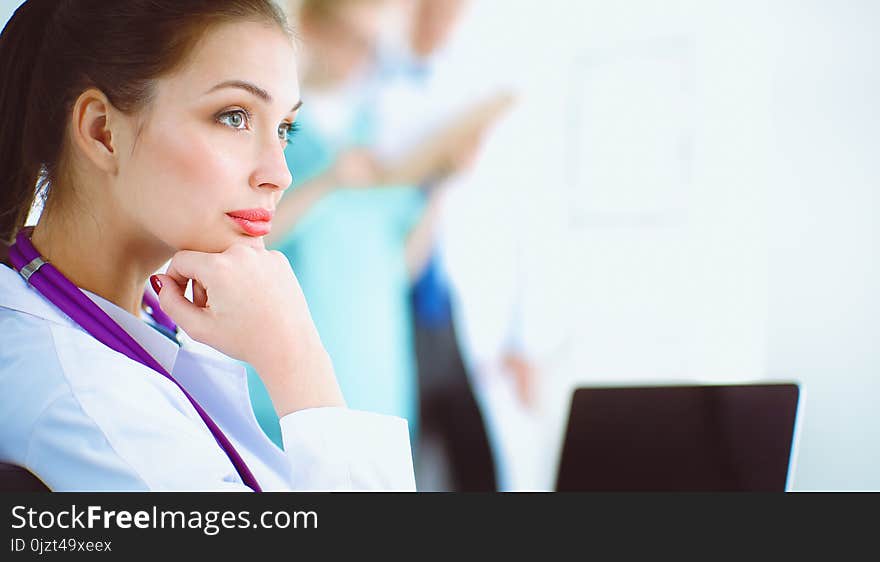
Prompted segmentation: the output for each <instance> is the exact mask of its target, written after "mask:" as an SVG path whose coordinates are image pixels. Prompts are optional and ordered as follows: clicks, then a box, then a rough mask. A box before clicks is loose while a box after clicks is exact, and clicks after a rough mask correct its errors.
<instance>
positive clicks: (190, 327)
mask: <svg viewBox="0 0 880 562" xmlns="http://www.w3.org/2000/svg"><path fill="white" fill-rule="evenodd" d="M158 277H159V281H161V282H162V290H161V291H159V306H160V307H161V308H162V310H163V311H164V312H165V314H167V315H168V316H170V317H171V319H172V320H174V322H175V323H176V324H177V325H178V326H180V327H181V328H183V330H184V331H185V332H187V333H188V334H189V335H191V336H192V337H194V338H197V336H196V334H198V333H201V332H202V330H201V328H202V325H203V324H204V323H205V321H206V319H207V318H206V317H207V312H206V311H205V309H204V308H200V307H198V306H196V305H195V304H193V303H191V302H190V301H189V299H187V298H186V296H185V294H184V290H185V289H184V288H182V287H181V286H180V285H178V284H177V282H176V281H175V280H174V279H173V278H172V277H171V276H170V275H164V274H161V275H158Z"/></svg>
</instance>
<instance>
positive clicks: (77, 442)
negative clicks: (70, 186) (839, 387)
mask: <svg viewBox="0 0 880 562" xmlns="http://www.w3.org/2000/svg"><path fill="white" fill-rule="evenodd" d="M86 294H87V295H88V296H89V297H90V298H91V299H92V300H93V301H94V302H95V303H96V304H98V306H100V307H101V308H102V309H104V311H105V312H107V313H108V314H109V315H110V316H111V318H113V319H114V320H115V321H116V322H117V323H119V324H120V326H122V327H123V329H125V330H126V331H127V332H128V333H129V334H130V335H131V336H132V337H133V338H134V339H135V340H136V341H137V342H138V343H140V344H141V345H142V346H143V347H144V349H146V350H147V351H148V352H149V353H150V354H151V355H153V357H155V358H156V360H157V361H158V362H159V363H160V364H161V365H162V366H163V367H165V369H166V370H167V371H168V372H170V373H171V374H172V375H173V376H174V377H175V378H176V379H177V380H178V382H180V384H181V385H183V386H184V387H185V388H186V389H187V391H189V392H190V394H191V395H192V396H193V397H194V398H195V399H196V400H197V401H198V402H199V404H200V405H201V406H202V407H203V408H204V409H205V411H207V412H208V414H209V415H210V416H211V418H212V419H213V420H214V421H215V422H216V423H217V425H218V426H220V428H221V429H222V430H223V432H224V433H225V434H226V436H227V437H228V438H229V440H230V441H231V442H232V444H233V445H234V446H235V449H236V450H237V451H238V453H239V454H240V455H241V456H242V458H243V459H244V460H245V462H246V463H247V465H248V467H249V468H250V469H251V471H252V472H253V473H254V476H255V477H256V479H257V481H258V482H259V483H260V486H261V487H262V488H263V489H264V490H267V491H270V490H271V491H277V490H302V491H327V490H405V491H413V490H415V479H414V476H413V467H412V457H411V452H410V444H409V433H408V429H407V423H406V421H405V420H403V419H401V418H396V417H391V416H384V415H379V414H373V413H369V412H361V411H354V410H348V409H344V408H313V409H307V410H302V411H299V412H294V413H292V414H289V415H287V416H284V417H283V418H282V419H281V420H280V423H281V431H282V434H283V440H284V450H283V451H282V450H280V449H279V448H278V447H276V446H275V445H274V444H273V443H272V442H271V441H270V440H269V439H268V438H267V437H266V436H265V435H264V433H263V431H262V430H261V429H260V427H259V426H258V425H257V421H256V419H255V417H254V414H253V410H252V409H251V405H250V401H249V398H248V390H247V375H246V372H245V369H244V368H243V366H242V365H241V364H240V363H238V362H237V361H234V360H232V359H230V358H229V357H227V356H225V355H223V354H221V353H219V352H218V351H216V350H214V349H212V348H210V347H208V346H205V345H202V344H200V343H198V342H195V341H194V340H192V339H190V338H188V337H186V335H185V334H183V335H182V336H181V338H180V339H181V345H180V346H178V345H177V344H176V343H174V342H172V341H171V340H170V339H168V338H166V337H165V336H163V335H162V334H160V333H159V332H157V331H156V330H154V329H153V328H152V327H150V326H148V325H147V324H146V323H145V322H144V321H143V320H142V319H139V318H136V317H135V316H133V315H131V314H130V313H128V312H126V311H124V310H122V309H121V308H119V307H117V306H116V305H114V304H112V303H110V302H109V301H107V300H105V299H103V298H101V297H99V296H97V295H93V294H91V293H88V292H86ZM0 389H2V390H0V461H3V462H7V463H13V464H17V465H20V466H23V467H25V468H27V469H29V470H30V471H31V472H33V473H34V474H36V475H37V476H38V477H39V478H41V479H42V480H43V481H44V482H45V483H46V484H47V485H48V486H49V487H50V488H51V489H53V490H56V491H90V490H107V491H111V490H112V491H123V490H133V491H141V490H218V491H248V490H249V488H247V487H246V486H245V485H244V484H243V483H242V481H241V479H240V478H239V476H238V473H237V472H236V470H235V468H234V466H233V465H232V463H231V461H230V460H229V459H228V457H227V456H226V454H225V453H224V451H223V449H222V448H221V447H220V446H219V445H218V444H217V442H216V440H215V439H214V437H213V436H212V435H211V433H210V431H209V430H208V428H207V426H206V425H205V424H204V422H203V421H202V420H201V418H200V417H199V416H198V414H197V413H196V411H195V409H194V408H193V407H192V405H191V404H190V402H189V401H188V400H187V399H186V397H185V396H184V394H183V393H182V392H181V391H180V389H179V388H177V387H176V386H175V385H174V384H173V383H172V382H171V381H169V380H167V379H166V378H164V377H163V376H161V375H160V374H158V373H156V372H155V371H153V370H152V369H150V368H148V367H145V366H143V365H141V364H140V363H137V362H136V361H133V360H131V359H129V358H128V357H126V356H125V355H123V354H121V353H118V352H116V351H113V350H112V349H110V348H108V347H106V346H105V345H103V344H102V343H100V342H99V341H97V340H96V339H94V338H93V337H92V336H91V335H89V334H88V333H87V332H85V331H84V330H83V329H82V328H80V327H79V326H78V325H77V324H75V323H74V322H73V320H71V319H70V318H69V317H68V316H67V315H65V314H64V313H63V312H61V311H60V310H59V309H58V308H57V307H55V306H54V305H53V304H51V303H50V302H48V301H47V300H45V299H44V298H43V296H42V295H41V294H40V293H38V292H37V291H36V290H35V289H33V288H32V287H30V286H28V285H27V284H26V283H25V282H24V280H23V279H22V278H21V276H19V274H18V273H17V272H16V271H15V270H13V269H11V268H9V267H8V266H5V265H0Z"/></svg>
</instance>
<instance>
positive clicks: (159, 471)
mask: <svg viewBox="0 0 880 562" xmlns="http://www.w3.org/2000/svg"><path fill="white" fill-rule="evenodd" d="M291 37H292V33H291V32H290V30H289V29H288V28H287V27H286V21H285V19H284V16H283V15H282V14H281V13H280V12H279V11H278V10H277V8H275V6H274V4H273V2H272V1H271V0H210V1H205V0H127V1H126V2H118V0H72V1H67V2H60V1H57V0H28V1H27V2H25V3H24V4H23V5H22V6H21V7H20V8H19V9H18V11H16V13H15V14H14V15H13V17H12V19H11V20H10V22H9V23H8V25H7V26H6V28H5V29H4V30H3V33H2V36H0V84H2V85H3V86H2V89H0V122H2V123H3V127H2V129H0V170H2V171H3V175H2V178H0V237H2V238H3V241H4V242H5V243H8V247H5V248H4V250H5V253H7V256H6V257H5V258H4V260H3V261H4V265H0V389H2V391H0V461H3V462H7V463H12V464H17V465H19V466H23V467H25V468H27V469H28V470H30V471H31V472H32V473H34V474H35V475H36V476H38V477H39V478H40V479H42V480H43V482H45V483H46V484H47V485H48V486H49V487H50V488H51V489H53V490H242V491H249V490H255V491H260V490H294V489H295V490H351V489H386V490H388V489H392V490H413V489H414V487H415V485H414V479H413V472H412V461H411V453H410V446H409V440H408V431H407V426H406V422H405V421H404V420H402V419H400V418H396V417H391V416H383V415H378V414H372V413H367V412H359V411H353V410H348V409H347V408H346V405H345V402H344V400H343V397H342V395H341V393H340V390H339V387H338V385H337V383H336V379H335V376H334V372H333V367H332V363H331V361H330V358H329V357H328V355H327V353H326V352H325V350H324V348H323V346H322V344H321V341H320V339H319V337H318V335H317V333H316V330H315V328H314V326H313V324H312V321H311V318H310V316H309V312H308V309H307V306H306V304H305V301H304V299H303V296H302V292H301V291H300V288H299V285H298V283H297V280H296V278H295V276H294V274H293V272H292V270H291V267H290V265H289V263H288V262H287V260H286V259H285V258H284V257H283V256H282V255H281V254H279V253H277V252H270V251H267V250H266V249H265V247H264V245H263V238H262V237H263V236H264V235H265V234H267V233H268V232H269V230H270V228H271V216H272V212H273V210H274V209H275V206H276V204H277V203H278V200H279V199H280V197H281V194H282V192H283V191H284V190H285V189H286V188H287V187H288V186H289V185H290V183H291V175H290V172H289V171H288V168H287V166H286V163H285V160H284V155H283V151H284V148H285V145H286V144H287V143H288V142H295V140H292V139H291V138H290V137H291V135H292V133H293V131H294V129H295V126H294V125H293V123H294V121H295V118H296V112H297V109H298V108H299V105H300V102H299V88H298V84H297V74H296V65H295V60H294V56H295V53H294V47H293V42H292V39H291ZM35 187H37V189H36V191H35ZM39 195H45V197H46V199H45V205H44V209H43V211H42V214H41V216H40V219H39V222H38V224H37V225H36V226H35V227H34V228H32V229H31V228H27V229H25V228H23V226H24V223H25V219H26V217H27V215H28V212H29V210H30V208H31V206H32V205H33V203H34V200H35V198H36V197H37V196H39ZM4 246H6V244H4ZM169 260H170V265H169V266H168V269H167V272H166V273H165V274H162V275H157V276H151V275H150V274H151V273H152V272H154V271H156V270H157V269H159V268H160V267H161V266H162V265H163V264H164V263H166V262H168V261H169ZM148 278H150V280H151V282H152V283H151V285H152V288H153V289H154V290H155V291H156V292H157V293H158V302H157V301H156V300H155V294H154V293H152V292H150V291H149V289H148V288H147V279H148ZM190 283H191V284H192V285H191V287H192V293H193V300H192V301H190V300H189V299H187V298H186V297H185V296H184V294H185V290H186V288H187V286H188V285H189V284H190ZM145 290H146V291H147V292H146V293H145ZM178 326H179V328H178ZM234 359H238V360H241V361H245V362H247V363H249V364H251V365H253V366H254V367H255V368H256V370H257V372H258V373H259V375H260V378H261V379H262V381H263V383H264V384H265V386H266V388H267V390H268V392H269V395H270V397H271V400H272V404H273V406H274V408H275V410H276V412H277V414H278V416H279V418H280V424H281V428H282V433H283V442H284V450H283V451H282V450H281V449H279V448H277V447H276V446H274V445H273V444H272V443H271V442H270V441H269V440H268V439H267V438H266V437H265V435H264V433H263V432H262V431H261V429H260V428H259V426H258V425H257V423H256V421H255V419H254V415H253V411H252V409H251V407H250V403H249V399H248V390H247V383H246V373H245V371H244V369H243V368H242V367H241V366H240V363H239V362H237V361H235V360H234Z"/></svg>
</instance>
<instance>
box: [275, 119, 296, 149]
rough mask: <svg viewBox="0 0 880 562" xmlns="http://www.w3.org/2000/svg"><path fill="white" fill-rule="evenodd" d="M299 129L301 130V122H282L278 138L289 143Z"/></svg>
mask: <svg viewBox="0 0 880 562" xmlns="http://www.w3.org/2000/svg"><path fill="white" fill-rule="evenodd" d="M297 131H299V123H282V124H280V125H278V138H279V139H281V141H282V142H283V143H285V144H287V143H288V142H290V139H292V138H293V137H294V136H295V135H296V132H297Z"/></svg>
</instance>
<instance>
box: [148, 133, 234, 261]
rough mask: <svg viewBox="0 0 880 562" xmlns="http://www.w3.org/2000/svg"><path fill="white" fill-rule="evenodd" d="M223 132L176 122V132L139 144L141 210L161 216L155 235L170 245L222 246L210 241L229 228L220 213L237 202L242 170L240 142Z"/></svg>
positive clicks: (205, 247) (196, 247) (209, 248)
mask: <svg viewBox="0 0 880 562" xmlns="http://www.w3.org/2000/svg"><path fill="white" fill-rule="evenodd" d="M222 133H223V132H222V131H221V132H215V133H211V132H203V131H199V130H190V131H186V130H181V128H179V127H178V128H177V129H175V134H156V135H153V137H152V138H151V139H150V140H149V143H145V146H143V148H144V150H143V152H141V158H139V160H140V162H139V165H138V167H137V173H138V175H139V176H140V177H139V178H138V180H137V183H138V184H139V185H141V186H142V189H140V190H139V191H140V192H141V193H142V194H143V197H148V198H149V199H150V200H149V201H142V202H141V210H144V209H149V210H150V214H151V215H152V216H153V217H154V220H156V217H161V223H162V226H161V228H162V232H158V233H156V235H157V236H158V237H161V238H163V239H164V241H165V242H166V243H168V244H169V245H171V246H173V247H176V248H179V249H182V248H187V249H193V250H201V251H222V250H223V249H225V248H220V249H219V250H218V249H216V248H214V247H213V246H214V245H215V243H214V242H212V241H213V240H216V239H217V237H218V236H219V235H221V233H225V229H228V225H226V223H225V221H226V217H225V213H226V211H228V210H230V209H232V208H237V207H235V204H236V203H237V201H238V200H240V198H241V193H242V191H243V187H242V186H247V173H246V168H245V166H244V161H243V160H244V157H243V156H242V153H243V149H244V146H238V147H237V146H236V140H237V139H235V138H224V135H223V134H222ZM233 136H234V133H231V134H228V135H226V137H233ZM239 144H242V145H243V143H239ZM236 148H238V149H237V150H236Z"/></svg>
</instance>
